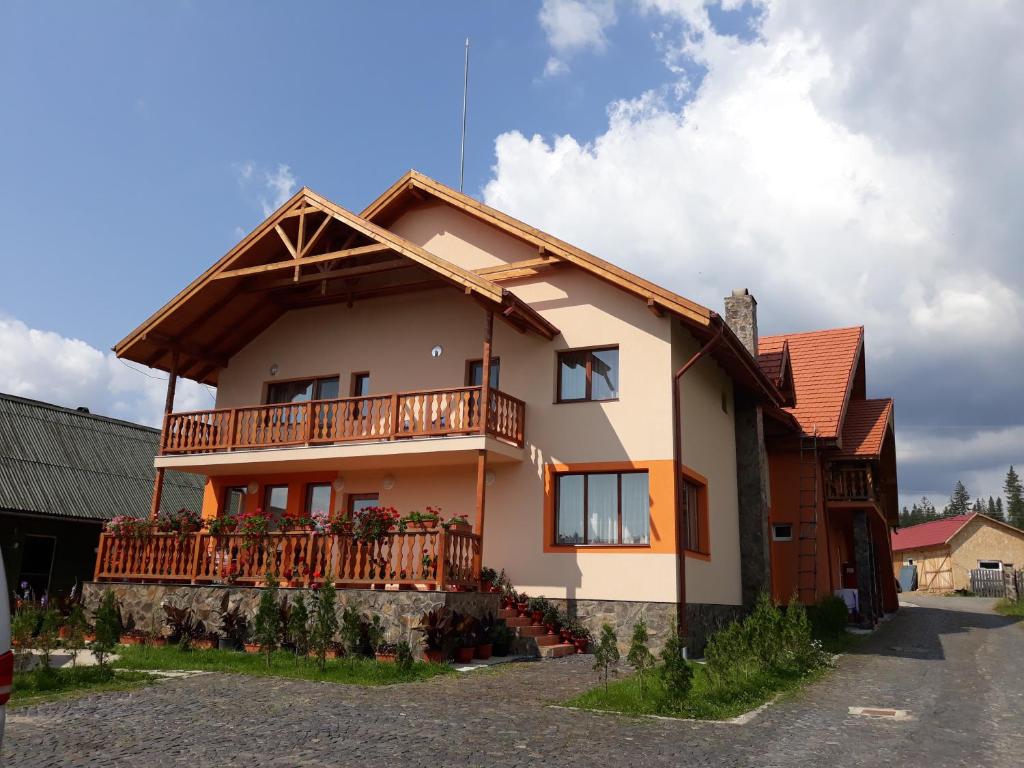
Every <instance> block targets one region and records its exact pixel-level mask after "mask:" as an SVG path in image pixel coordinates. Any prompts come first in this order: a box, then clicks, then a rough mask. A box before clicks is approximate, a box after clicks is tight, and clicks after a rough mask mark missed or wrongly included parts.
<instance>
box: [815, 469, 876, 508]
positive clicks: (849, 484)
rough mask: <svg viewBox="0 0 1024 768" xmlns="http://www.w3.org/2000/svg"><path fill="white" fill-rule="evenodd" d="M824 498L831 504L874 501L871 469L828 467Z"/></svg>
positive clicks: (873, 483)
mask: <svg viewBox="0 0 1024 768" xmlns="http://www.w3.org/2000/svg"><path fill="white" fill-rule="evenodd" d="M825 498H826V499H827V500H828V501H833V502H872V501H875V500H876V498H877V493H876V491H875V481H874V475H873V473H872V471H871V467H869V466H867V465H860V466H856V465H850V466H843V465H840V466H830V467H829V468H828V469H827V470H826V472H825Z"/></svg>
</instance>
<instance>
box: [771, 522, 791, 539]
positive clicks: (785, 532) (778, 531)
mask: <svg viewBox="0 0 1024 768" xmlns="http://www.w3.org/2000/svg"><path fill="white" fill-rule="evenodd" d="M772 540H773V541H792V540H793V526H792V525H791V524H789V523H775V524H774V525H772Z"/></svg>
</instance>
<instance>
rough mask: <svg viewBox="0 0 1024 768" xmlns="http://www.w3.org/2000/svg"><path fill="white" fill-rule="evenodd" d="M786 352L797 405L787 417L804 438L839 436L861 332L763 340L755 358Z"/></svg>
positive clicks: (849, 330) (848, 330)
mask: <svg viewBox="0 0 1024 768" xmlns="http://www.w3.org/2000/svg"><path fill="white" fill-rule="evenodd" d="M787 346H788V348H789V359H790V365H791V371H792V374H793V389H794V391H795V395H796V402H795V405H794V406H793V407H789V408H786V409H785V410H786V411H788V412H789V413H791V414H792V415H793V416H794V417H795V418H796V420H797V422H798V423H799V424H800V428H801V429H802V430H803V431H804V433H805V434H808V435H810V434H815V433H817V435H818V437H820V438H823V439H826V440H835V439H838V438H839V437H840V430H841V428H842V424H843V417H844V415H845V413H846V407H847V403H848V402H849V400H850V392H851V390H852V388H853V380H854V374H855V373H856V371H857V363H858V361H859V359H860V356H861V354H862V351H863V346H864V327H863V326H857V327H854V328H833V329H830V330H824V331H810V332H807V333H791V334H781V335H777V336H762V337H761V338H760V339H759V341H758V356H759V357H761V356H762V355H764V356H768V358H769V359H770V356H772V355H773V354H780V353H781V352H782V349H783V348H784V347H787Z"/></svg>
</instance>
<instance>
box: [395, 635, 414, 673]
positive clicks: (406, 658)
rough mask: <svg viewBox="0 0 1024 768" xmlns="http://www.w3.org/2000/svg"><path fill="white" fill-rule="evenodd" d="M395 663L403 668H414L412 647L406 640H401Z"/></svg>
mask: <svg viewBox="0 0 1024 768" xmlns="http://www.w3.org/2000/svg"><path fill="white" fill-rule="evenodd" d="M395 663H396V664H397V665H398V668H399V669H401V670H409V669H412V664H413V659H412V648H410V647H409V644H408V643H407V642H406V641H405V640H403V641H401V642H400V643H399V644H398V647H397V649H396V650H395Z"/></svg>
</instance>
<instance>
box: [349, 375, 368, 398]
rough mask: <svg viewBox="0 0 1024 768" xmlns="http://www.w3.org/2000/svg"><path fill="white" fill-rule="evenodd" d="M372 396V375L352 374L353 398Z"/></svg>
mask: <svg viewBox="0 0 1024 768" xmlns="http://www.w3.org/2000/svg"><path fill="white" fill-rule="evenodd" d="M369 394H370V374H369V373H366V372H363V373H353V374H352V397H366V396H367V395H369Z"/></svg>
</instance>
